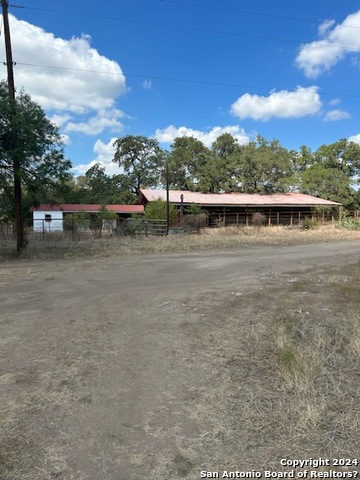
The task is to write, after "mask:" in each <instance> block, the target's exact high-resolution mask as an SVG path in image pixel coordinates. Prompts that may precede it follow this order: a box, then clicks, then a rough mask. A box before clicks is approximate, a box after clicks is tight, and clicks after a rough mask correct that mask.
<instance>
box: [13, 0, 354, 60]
mask: <svg viewBox="0 0 360 480" xmlns="http://www.w3.org/2000/svg"><path fill="white" fill-rule="evenodd" d="M161 1H170V0H161ZM186 5H188V4H186ZM189 5H191V4H189ZM13 7H14V8H22V9H27V10H36V11H43V12H49V13H56V14H62V15H74V16H80V17H88V18H96V19H102V20H112V21H118V22H124V23H131V24H138V25H147V26H153V27H161V28H171V29H176V30H186V31H193V32H202V33H211V34H217V35H228V36H236V37H243V38H252V39H258V40H266V41H269V40H270V41H274V42H285V43H292V44H295V45H298V44H304V43H305V44H317V47H320V48H346V49H347V50H348V51H354V52H357V51H358V50H359V49H358V47H349V46H348V45H341V44H334V43H326V41H323V40H317V41H316V40H315V41H313V42H308V41H304V40H298V39H294V40H291V39H287V38H281V37H267V36H265V35H254V34H247V33H239V32H233V31H225V30H213V29H208V28H199V27H188V26H184V25H172V24H166V23H157V22H146V21H142V20H132V19H128V18H119V17H109V16H104V15H94V14H89V13H79V12H69V11H61V10H54V9H47V8H37V7H25V6H23V5H13ZM209 8H210V7H209ZM214 8H215V7H214ZM254 15H255V12H254ZM264 15H265V14H264ZM289 18H290V17H289ZM352 28H360V27H355V26H354V27H352Z"/></svg>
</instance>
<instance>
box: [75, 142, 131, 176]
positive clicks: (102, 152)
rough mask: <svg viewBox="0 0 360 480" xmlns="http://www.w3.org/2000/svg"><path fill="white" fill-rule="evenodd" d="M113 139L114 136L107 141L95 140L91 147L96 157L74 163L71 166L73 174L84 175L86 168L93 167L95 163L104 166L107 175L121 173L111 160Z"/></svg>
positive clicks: (113, 151)
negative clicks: (86, 161) (78, 163)
mask: <svg viewBox="0 0 360 480" xmlns="http://www.w3.org/2000/svg"><path fill="white" fill-rule="evenodd" d="M115 140H116V138H112V139H111V140H110V141H109V142H108V143H104V142H102V141H101V140H97V141H96V142H95V144H94V148H93V150H94V153H95V154H96V157H95V158H94V159H93V160H91V161H90V162H89V163H82V164H80V165H76V166H75V167H74V168H73V173H74V175H85V173H86V172H87V170H89V168H91V167H93V166H94V165H95V164H96V163H100V164H101V165H102V166H103V167H105V173H106V174H107V175H116V174H119V173H122V170H121V169H120V167H119V166H118V165H117V164H116V163H114V162H113V161H112V159H113V158H114V154H115V150H116V149H115V147H114V142H115Z"/></svg>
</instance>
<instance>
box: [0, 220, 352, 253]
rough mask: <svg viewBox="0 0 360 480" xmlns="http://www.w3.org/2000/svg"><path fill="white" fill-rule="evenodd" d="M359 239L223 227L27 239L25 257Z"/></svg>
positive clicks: (341, 233) (327, 229)
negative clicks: (143, 234)
mask: <svg viewBox="0 0 360 480" xmlns="http://www.w3.org/2000/svg"><path fill="white" fill-rule="evenodd" d="M353 239H360V231H352V230H346V229H341V228H336V226H335V225H329V226H324V227H319V228H316V229H314V230H302V229H299V228H287V227H226V228H219V229H206V230H203V231H202V232H201V234H191V235H170V236H168V237H141V236H137V237H114V238H100V239H86V240H80V241H72V240H66V239H64V240H62V241H59V240H51V239H49V240H45V241H36V240H30V242H29V245H28V246H27V248H26V250H25V251H24V252H23V253H22V255H21V257H22V258H24V259H34V260H36V259H44V260H45V259H52V258H81V257H108V256H121V255H132V254H140V253H166V252H191V251H194V250H209V249H222V248H227V247H235V246H239V245H296V244H304V243H314V242H324V241H326V242H330V241H336V240H353ZM14 258H18V254H17V253H16V251H15V247H14V243H13V242H12V243H9V242H7V243H6V244H5V243H3V244H2V245H0V260H7V259H14Z"/></svg>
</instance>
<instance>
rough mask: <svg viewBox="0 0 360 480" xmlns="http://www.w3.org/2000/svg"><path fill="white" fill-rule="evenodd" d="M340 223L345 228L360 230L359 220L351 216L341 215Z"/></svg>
mask: <svg viewBox="0 0 360 480" xmlns="http://www.w3.org/2000/svg"><path fill="white" fill-rule="evenodd" d="M340 225H341V226H342V227H343V228H346V229H347V230H360V220H357V219H355V218H351V217H343V218H342V220H341V222H340Z"/></svg>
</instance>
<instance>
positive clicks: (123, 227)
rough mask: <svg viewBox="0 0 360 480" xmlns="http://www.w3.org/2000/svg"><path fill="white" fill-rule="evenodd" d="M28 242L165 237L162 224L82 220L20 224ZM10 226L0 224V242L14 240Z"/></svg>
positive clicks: (164, 223)
mask: <svg viewBox="0 0 360 480" xmlns="http://www.w3.org/2000/svg"><path fill="white" fill-rule="evenodd" d="M24 231H25V235H26V237H27V240H28V241H31V240H32V239H34V240H44V241H46V240H82V239H89V238H101V237H112V236H120V235H144V236H150V235H166V234H167V233H168V232H167V223H166V220H157V219H143V218H139V219H138V218H127V219H107V218H95V219H92V218H86V219H80V220H79V219H74V218H64V219H56V218H55V219H54V218H53V219H51V220H48V219H38V220H37V219H35V220H25V221H24ZM14 236H15V227H14V223H13V222H0V239H1V240H2V241H6V240H9V239H12V238H14Z"/></svg>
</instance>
